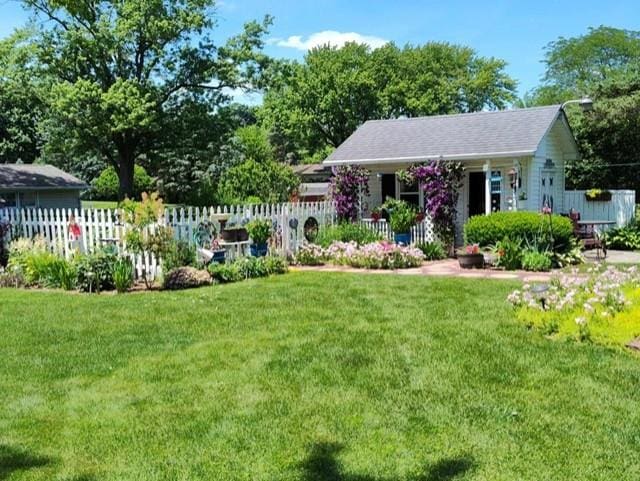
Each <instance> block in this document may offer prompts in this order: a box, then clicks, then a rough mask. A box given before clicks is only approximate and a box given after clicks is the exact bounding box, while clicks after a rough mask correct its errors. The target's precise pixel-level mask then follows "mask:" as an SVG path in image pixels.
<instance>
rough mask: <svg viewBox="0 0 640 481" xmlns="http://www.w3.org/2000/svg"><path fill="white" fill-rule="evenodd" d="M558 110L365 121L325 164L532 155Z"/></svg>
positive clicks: (550, 107)
mask: <svg viewBox="0 0 640 481" xmlns="http://www.w3.org/2000/svg"><path fill="white" fill-rule="evenodd" d="M559 112H560V106H559V105H553V106H548V107H535V108H529V109H516V110H502V111H492V112H476V113H470V114H457V115H436V116H430V117H415V118H407V119H394V120H370V121H368V122H365V123H364V124H363V125H361V126H360V127H359V128H358V129H357V130H356V131H355V132H354V133H353V134H352V135H351V136H350V137H349V138H348V139H347V140H346V141H345V142H344V143H342V144H341V145H340V146H339V147H338V148H337V149H336V150H335V151H334V152H333V153H332V154H331V155H330V156H329V157H327V159H326V160H325V163H326V164H340V163H376V162H412V161H418V160H426V159H430V158H439V157H442V158H445V159H451V160H465V159H474V158H488V157H507V156H524V155H533V153H534V152H535V151H536V150H537V148H538V146H539V144H540V142H541V141H542V139H543V138H544V136H545V134H546V133H547V132H548V131H549V129H550V128H551V126H552V125H553V123H554V121H555V120H556V119H557V118H558V115H559Z"/></svg>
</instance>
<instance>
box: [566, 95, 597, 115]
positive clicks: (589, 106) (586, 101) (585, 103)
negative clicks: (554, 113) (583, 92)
mask: <svg viewBox="0 0 640 481" xmlns="http://www.w3.org/2000/svg"><path fill="white" fill-rule="evenodd" d="M570 104H578V105H580V108H581V109H582V111H583V112H589V111H590V110H593V100H591V99H590V98H589V97H582V98H581V99H574V100H567V101H566V102H564V103H563V104H562V105H561V106H560V108H561V109H562V110H564V108H565V107H566V106H567V105H570Z"/></svg>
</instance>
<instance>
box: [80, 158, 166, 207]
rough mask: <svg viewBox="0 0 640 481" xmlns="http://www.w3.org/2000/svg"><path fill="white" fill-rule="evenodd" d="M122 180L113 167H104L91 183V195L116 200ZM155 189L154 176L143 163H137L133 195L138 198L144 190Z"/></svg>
mask: <svg viewBox="0 0 640 481" xmlns="http://www.w3.org/2000/svg"><path fill="white" fill-rule="evenodd" d="M119 186H120V181H119V180H118V174H117V173H116V169H114V168H113V167H107V168H106V169H104V170H103V171H102V172H101V173H100V175H99V176H98V177H96V178H95V179H94V180H93V182H92V183H91V191H90V195H91V197H92V198H93V199H97V200H116V199H117V198H118V189H119ZM153 189H154V182H153V178H152V177H151V176H150V175H149V174H147V171H146V170H145V169H144V167H142V166H141V165H136V166H135V167H134V169H133V195H134V197H135V198H138V197H140V196H141V195H142V193H143V192H150V191H152V190H153Z"/></svg>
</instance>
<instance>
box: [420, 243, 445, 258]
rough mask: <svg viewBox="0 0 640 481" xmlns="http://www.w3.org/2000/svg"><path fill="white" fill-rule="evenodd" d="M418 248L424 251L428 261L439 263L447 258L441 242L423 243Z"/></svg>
mask: <svg viewBox="0 0 640 481" xmlns="http://www.w3.org/2000/svg"><path fill="white" fill-rule="evenodd" d="M416 247H417V248H418V249H420V250H421V251H422V253H423V254H424V257H425V259H426V260H428V261H438V260H440V259H444V258H446V257H447V253H446V251H445V250H444V247H443V246H442V244H441V243H440V242H421V243H419V244H416Z"/></svg>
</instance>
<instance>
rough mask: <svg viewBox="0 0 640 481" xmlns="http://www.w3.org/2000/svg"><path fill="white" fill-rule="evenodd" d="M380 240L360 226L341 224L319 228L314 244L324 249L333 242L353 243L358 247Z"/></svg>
mask: <svg viewBox="0 0 640 481" xmlns="http://www.w3.org/2000/svg"><path fill="white" fill-rule="evenodd" d="M379 240H382V236H381V235H380V234H378V233H377V232H375V231H374V230H372V229H371V228H369V227H367V226H366V225H362V224H351V223H349V222H341V223H340V224H336V225H332V226H327V227H324V228H322V227H321V228H320V229H319V231H318V236H317V237H316V239H315V243H316V244H318V245H320V246H322V247H324V248H326V247H329V246H330V245H331V244H332V243H333V242H335V241H338V242H355V243H356V244H358V245H364V244H370V243H372V242H376V241H379Z"/></svg>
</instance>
